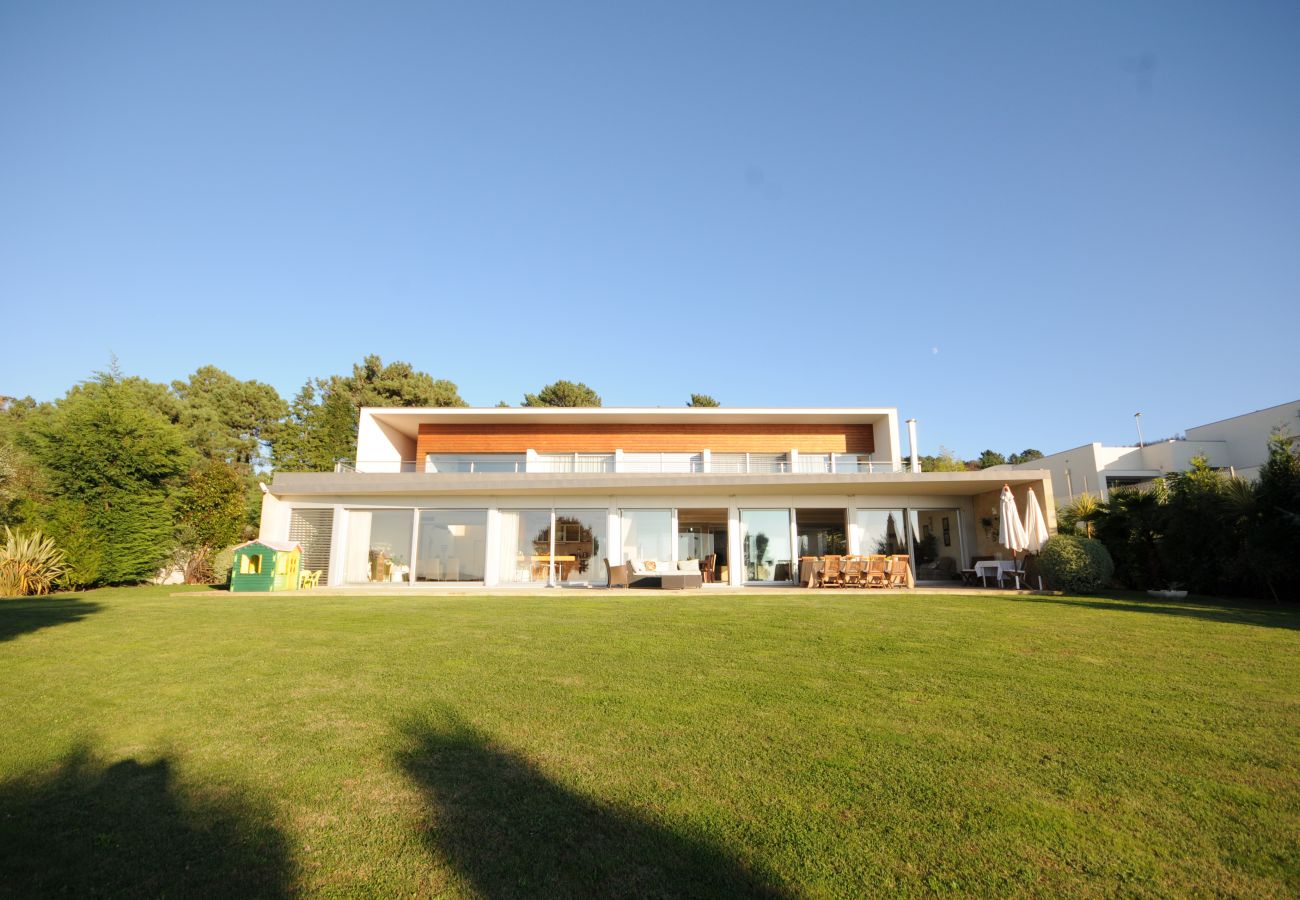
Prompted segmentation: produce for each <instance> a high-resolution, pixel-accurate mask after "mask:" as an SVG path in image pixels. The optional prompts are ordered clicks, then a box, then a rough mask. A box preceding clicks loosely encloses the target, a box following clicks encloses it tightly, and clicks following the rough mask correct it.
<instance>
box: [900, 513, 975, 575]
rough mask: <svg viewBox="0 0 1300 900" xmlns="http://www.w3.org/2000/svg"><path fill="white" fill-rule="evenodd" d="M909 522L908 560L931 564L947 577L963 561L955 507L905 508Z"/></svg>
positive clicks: (918, 563)
mask: <svg viewBox="0 0 1300 900" xmlns="http://www.w3.org/2000/svg"><path fill="white" fill-rule="evenodd" d="M908 515H909V516H910V519H911V526H912V562H913V565H915V566H917V567H920V566H926V565H930V564H935V565H936V566H937V567H938V571H942V572H943V573H945V574H946V575H949V576H950V577H951V576H953V575H954V573H956V572H957V570H958V569H960V568H961V567H962V565H963V563H964V559H965V558H964V557H963V555H962V550H961V529H960V527H959V525H958V518H957V517H958V511H957V510H955V509H913V510H909V511H908Z"/></svg>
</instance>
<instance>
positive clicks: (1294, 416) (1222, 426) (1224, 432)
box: [1187, 400, 1300, 479]
mask: <svg viewBox="0 0 1300 900" xmlns="http://www.w3.org/2000/svg"><path fill="white" fill-rule="evenodd" d="M1278 428H1285V429H1286V430H1287V431H1288V432H1289V433H1290V434H1291V435H1292V436H1296V435H1300V400H1295V401H1293V402H1291V403H1283V404H1280V405H1278V406H1270V407H1269V408H1267V409H1260V410H1256V411H1255V412H1250V413H1246V414H1245V415H1240V416H1234V417H1232V418H1231V419H1223V420H1222V421H1219V422H1211V423H1210V424H1208V425H1198V426H1196V427H1195V428H1189V429H1187V440H1188V442H1189V443H1191V442H1192V441H1221V442H1223V444H1224V445H1226V449H1227V462H1225V463H1223V465H1226V466H1232V467H1233V468H1234V469H1235V470H1236V473H1237V474H1238V475H1240V476H1242V477H1243V478H1252V479H1253V478H1257V477H1258V476H1259V468H1260V466H1262V465H1264V463H1265V462H1267V461H1268V439H1269V437H1270V436H1271V435H1272V434H1273V432H1274V431H1275V430H1276V429H1278Z"/></svg>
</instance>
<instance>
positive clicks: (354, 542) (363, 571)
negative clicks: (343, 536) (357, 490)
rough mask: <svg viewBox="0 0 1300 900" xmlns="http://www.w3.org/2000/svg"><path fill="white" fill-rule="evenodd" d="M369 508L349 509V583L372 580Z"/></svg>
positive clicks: (347, 575)
mask: <svg viewBox="0 0 1300 900" xmlns="http://www.w3.org/2000/svg"><path fill="white" fill-rule="evenodd" d="M371 516H372V514H371V512H370V511H369V510H361V509H354V510H349V511H348V544H347V554H346V560H347V567H346V570H345V573H344V580H345V581H347V582H348V583H349V584H365V583H366V582H368V581H370V525H371Z"/></svg>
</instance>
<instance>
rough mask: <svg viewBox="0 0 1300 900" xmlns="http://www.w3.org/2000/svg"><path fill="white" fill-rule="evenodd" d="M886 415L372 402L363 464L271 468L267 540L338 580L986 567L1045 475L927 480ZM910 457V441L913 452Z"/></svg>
mask: <svg viewBox="0 0 1300 900" xmlns="http://www.w3.org/2000/svg"><path fill="white" fill-rule="evenodd" d="M899 444H900V442H899V425H898V413H897V410H895V409H893V408H884V407H882V408H852V409H728V408H711V409H704V408H685V409H617V408H614V409H611V408H592V409H585V408H584V409H558V408H522V409H521V408H510V409H505V408H502V409H364V410H362V411H361V417H360V422H359V427H358V442H357V458H356V461H355V462H353V463H351V464H346V465H340V466H339V467H338V469H337V470H336V471H334V472H324V473H320V472H316V473H295V472H279V473H276V475H275V478H274V481H273V482H272V484H271V485H270V486H269V487H268V491H267V493H266V495H265V496H264V498H263V500H264V502H263V508H262V522H261V537H262V538H263V539H264V540H293V541H297V542H299V543H300V544H302V546H303V548H304V560H303V568H304V569H320V570H321V571H323V572H325V577H324V579H323V581H324V582H325V583H328V584H330V585H333V586H348V587H352V586H356V587H364V586H366V585H376V584H382V585H386V586H389V587H391V586H394V585H403V586H410V587H412V588H415V587H420V586H425V587H437V586H440V585H441V586H446V585H449V584H455V585H475V584H477V585H482V586H485V587H491V588H509V587H513V586H538V585H540V584H547V585H551V584H559V585H569V586H584V585H588V586H603V585H604V584H605V583H606V579H607V576H608V568H607V566H610V565H620V564H622V563H624V562H626V561H628V560H630V559H642V560H645V559H650V560H663V561H666V562H672V563H676V562H677V561H679V560H709V562H710V564H712V565H713V567H714V568H713V571H714V572H715V574H716V584H719V585H725V586H729V587H743V586H762V585H780V584H792V583H793V582H794V580H795V579H796V578H797V575H798V562H799V559H800V557H803V556H820V555H824V554H826V553H850V554H870V553H877V552H881V553H885V552H887V553H909V554H911V555H912V557H913V560H914V562H913V566H914V568H915V566H916V565H917V564H918V563H924V562H931V561H934V560H935V559H936V558H938V557H950V558H951V559H952V560H953V562H954V563H955V564H956V568H958V569H960V568H965V567H967V566H968V565H969V561H970V559H971V557H972V556H997V555H999V554H1000V551H1001V550H1002V548H1000V547H998V546H997V545H996V543H995V542H996V537H997V535H996V532H995V530H994V526H993V524H992V522H991V518H992V517H993V516H994V515H995V514H996V510H997V502H998V495H999V492H1000V490H1001V488H1002V486H1003V484H1004V483H1006V484H1010V485H1011V486H1012V488H1013V491H1014V492H1015V493H1016V495H1017V499H1018V500H1020V501H1021V503H1022V508H1023V501H1024V499H1025V496H1026V494H1027V492H1028V490H1029V489H1030V488H1033V489H1034V491H1035V493H1036V494H1037V496H1038V498H1039V500H1040V501H1041V503H1042V505H1043V508H1044V512H1045V514H1046V515H1047V517H1048V525H1049V527H1052V528H1054V526H1055V520H1054V513H1053V510H1054V502H1053V496H1052V488H1051V476H1050V474H1049V473H1048V472H1046V471H1043V470H1035V469H1026V470H1017V471H1015V472H996V473H995V472H956V473H946V472H944V473H940V472H935V473H926V472H920V471H916V467H915V465H914V463H913V462H912V461H910V460H907V459H904V458H903V457H902V455H901V453H900V445H899ZM913 449H914V448H913Z"/></svg>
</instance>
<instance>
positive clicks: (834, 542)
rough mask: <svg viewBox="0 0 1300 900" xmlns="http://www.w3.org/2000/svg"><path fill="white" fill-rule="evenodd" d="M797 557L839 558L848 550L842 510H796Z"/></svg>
mask: <svg viewBox="0 0 1300 900" xmlns="http://www.w3.org/2000/svg"><path fill="white" fill-rule="evenodd" d="M794 519H795V527H796V534H797V537H798V539H799V554H798V555H799V556H827V555H835V556H841V555H843V554H844V553H845V552H846V550H847V549H848V541H847V539H846V537H845V535H846V532H845V530H844V510H842V509H796V510H795V511H794Z"/></svg>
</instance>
